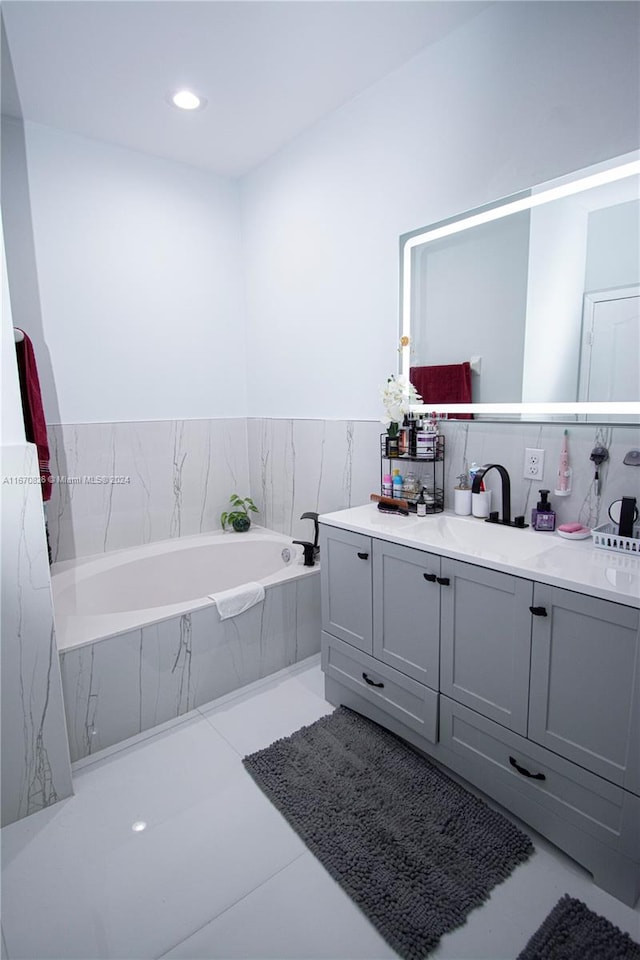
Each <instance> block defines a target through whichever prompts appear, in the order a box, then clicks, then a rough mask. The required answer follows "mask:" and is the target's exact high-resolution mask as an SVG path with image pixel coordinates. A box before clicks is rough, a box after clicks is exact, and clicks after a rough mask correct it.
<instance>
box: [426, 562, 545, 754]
mask: <svg viewBox="0 0 640 960" xmlns="http://www.w3.org/2000/svg"><path fill="white" fill-rule="evenodd" d="M442 579H443V580H445V581H448V583H447V584H446V586H443V588H442V593H441V597H442V600H441V603H442V616H441V653H440V656H441V663H440V690H441V692H442V693H444V694H446V695H447V696H448V697H451V698H452V699H453V700H456V701H457V702H458V703H462V704H464V705H465V706H467V707H471V708H472V709H473V710H476V711H477V712H478V713H480V714H482V715H483V716H485V717H488V718H489V719H490V720H495V721H496V722H497V723H500V724H502V726H504V727H508V728H509V729H510V730H513V731H514V732H515V733H520V734H522V735H523V736H526V734H527V715H528V700H529V657H530V652H531V619H532V615H531V612H530V607H531V605H532V602H533V584H532V582H531V581H530V580H524V579H523V578H521V577H514V576H511V575H510V574H507V573H501V572H499V571H497V570H489V569H487V568H485V567H478V566H475V564H470V563H462V562H460V561H457V560H448V559H445V558H443V559H442Z"/></svg>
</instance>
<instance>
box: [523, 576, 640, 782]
mask: <svg viewBox="0 0 640 960" xmlns="http://www.w3.org/2000/svg"><path fill="white" fill-rule="evenodd" d="M535 609H536V610H537V611H538V616H534V617H533V642H532V651H531V692H530V709H529V727H528V735H529V739H530V740H534V741H535V742H536V743H539V744H541V745H542V746H544V747H548V748H549V749H550V750H553V751H554V752H555V753H557V754H560V755H561V756H564V757H566V758H567V759H568V760H572V761H573V762H574V763H577V764H579V765H580V766H582V767H584V768H586V769H587V770H591V771H592V772H593V773H596V774H598V775H599V776H601V777H604V778H605V779H606V780H608V781H610V782H611V783H615V784H618V785H620V786H623V787H625V788H626V789H627V790H632V791H633V792H635V793H638V794H640V638H639V633H638V628H639V622H640V614H639V612H638V610H636V609H634V608H633V607H626V606H621V605H620V604H617V603H610V602H608V601H606V600H599V599H596V598H594V597H587V596H584V595H582V594H577V593H573V592H571V591H569V590H562V589H559V588H557V587H550V586H546V585H545V584H536V588H535Z"/></svg>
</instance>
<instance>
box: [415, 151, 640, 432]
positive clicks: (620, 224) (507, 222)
mask: <svg viewBox="0 0 640 960" xmlns="http://www.w3.org/2000/svg"><path fill="white" fill-rule="evenodd" d="M639 157H640V155H639V154H638V153H634V154H628V155H626V156H624V157H619V158H616V159H615V160H611V161H609V162H607V163H603V164H598V165H597V166H596V167H592V168H589V169H587V170H580V171H577V172H576V173H574V174H572V175H570V176H567V177H563V178H561V179H559V180H556V181H553V182H550V183H546V184H542V185H540V186H537V187H534V188H532V189H531V190H528V191H526V192H524V193H522V194H519V195H517V196H513V197H508V198H506V199H504V200H500V201H497V202H496V203H493V204H489V205H487V206H485V207H482V208H480V209H476V210H472V211H470V212H467V213H465V214H462V215H460V216H457V217H453V218H451V219H450V220H446V221H442V222H440V223H437V224H433V225H431V226H429V227H423V228H421V229H419V230H414V231H412V232H411V233H408V234H405V235H404V236H402V237H401V238H400V271H401V320H400V323H401V329H400V336H401V341H400V343H401V372H402V373H403V374H404V375H405V376H406V377H408V378H410V379H411V380H412V381H413V382H414V383H415V385H416V386H417V388H418V390H419V392H420V393H421V394H422V396H423V398H424V404H423V405H422V406H421V407H420V408H416V409H431V410H434V409H437V410H442V411H444V412H447V414H448V416H449V417H452V418H455V417H457V416H465V417H467V418H468V416H469V414H470V413H473V415H474V416H481V417H482V418H484V419H487V418H489V419H492V418H494V417H496V418H500V419H518V420H521V419H523V418H524V419H528V420H545V419H554V420H573V421H575V420H585V419H588V420H591V419H593V420H598V421H607V422H610V423H616V422H630V421H633V420H640V159H639Z"/></svg>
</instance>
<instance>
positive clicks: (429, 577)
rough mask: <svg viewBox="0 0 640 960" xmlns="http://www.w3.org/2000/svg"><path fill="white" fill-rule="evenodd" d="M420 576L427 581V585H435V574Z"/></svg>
mask: <svg viewBox="0 0 640 960" xmlns="http://www.w3.org/2000/svg"><path fill="white" fill-rule="evenodd" d="M422 576H423V577H424V578H425V580H428V581H429V583H435V582H436V575H435V573H423V574H422Z"/></svg>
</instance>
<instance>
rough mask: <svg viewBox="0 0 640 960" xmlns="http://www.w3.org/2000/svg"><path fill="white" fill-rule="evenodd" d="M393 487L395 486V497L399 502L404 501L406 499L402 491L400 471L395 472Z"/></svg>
mask: <svg viewBox="0 0 640 960" xmlns="http://www.w3.org/2000/svg"><path fill="white" fill-rule="evenodd" d="M392 485H393V496H394V497H395V498H396V499H397V500H402V499H403V497H404V491H403V489H402V477H401V476H400V471H399V470H394V471H393V481H392Z"/></svg>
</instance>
